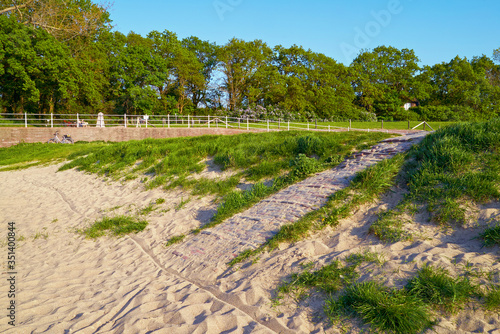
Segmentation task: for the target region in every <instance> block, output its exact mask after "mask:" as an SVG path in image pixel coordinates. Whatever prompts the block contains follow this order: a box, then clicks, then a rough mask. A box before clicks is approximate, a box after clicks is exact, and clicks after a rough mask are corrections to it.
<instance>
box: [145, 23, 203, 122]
mask: <svg viewBox="0 0 500 334" xmlns="http://www.w3.org/2000/svg"><path fill="white" fill-rule="evenodd" d="M148 38H149V39H150V40H151V41H152V43H153V48H154V50H155V52H156V54H157V55H158V56H160V57H163V59H164V61H165V62H166V64H167V68H168V70H169V76H168V77H166V78H165V79H166V80H165V81H164V83H163V85H162V87H161V89H160V95H161V96H162V98H163V97H165V98H166V97H167V96H172V94H173V95H174V96H175V98H176V100H177V109H178V111H179V113H183V112H184V108H185V107H186V106H187V105H188V104H189V103H190V102H191V101H192V99H191V100H190V99H189V95H190V94H193V93H194V94H199V92H200V91H204V89H205V77H204V75H203V64H202V63H201V62H200V61H199V60H198V58H197V56H196V54H195V52H193V51H192V50H190V49H189V48H187V47H184V46H183V45H182V43H181V42H180V41H179V40H178V38H177V35H176V34H175V33H172V32H170V31H168V30H166V31H164V32H163V33H159V32H157V31H153V32H151V33H149V34H148ZM198 98H199V97H198ZM195 99H196V98H195ZM197 102H198V101H197ZM193 107H197V105H193Z"/></svg>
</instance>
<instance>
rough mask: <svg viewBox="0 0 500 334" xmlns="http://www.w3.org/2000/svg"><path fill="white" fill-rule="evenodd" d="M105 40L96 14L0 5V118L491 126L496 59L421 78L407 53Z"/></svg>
mask: <svg viewBox="0 0 500 334" xmlns="http://www.w3.org/2000/svg"><path fill="white" fill-rule="evenodd" d="M111 28H112V27H111V20H110V17H109V13H108V11H107V9H106V8H105V7H103V6H101V5H97V4H94V3H92V2H91V1H88V0H27V1H25V2H24V3H23V4H19V3H17V2H12V1H3V0H0V97H1V100H0V107H1V110H2V112H3V113H13V114H20V113H24V112H28V113H36V114H46V113H59V114H64V113H73V114H74V113H97V112H104V113H106V114H123V113H127V114H174V113H178V114H191V115H193V114H209V113H222V114H230V115H240V116H241V115H242V114H246V115H248V114H252V112H255V113H259V114H260V115H264V116H266V115H283V114H284V113H287V114H288V115H293V117H296V118H316V117H317V118H323V119H347V118H350V119H360V120H370V119H375V118H378V119H386V120H419V119H425V120H442V121H448V120H474V119H487V118H491V117H494V116H497V115H499V114H500V105H499V103H500V65H499V63H500V48H499V49H497V50H495V51H494V52H493V56H492V57H491V58H489V57H487V56H485V55H482V56H480V57H479V56H478V57H474V58H473V59H470V60H469V59H467V58H461V57H459V56H457V57H455V58H454V59H451V60H450V61H449V62H443V63H440V64H436V65H433V66H423V67H422V66H419V58H418V57H417V55H415V52H414V51H413V50H411V49H397V48H394V47H391V46H379V47H377V48H375V49H373V50H363V51H362V52H361V53H360V54H359V55H358V56H357V57H356V59H354V61H353V62H352V63H351V64H350V65H349V66H345V65H343V64H341V63H339V62H337V61H335V60H334V59H332V58H330V57H328V56H326V55H324V54H321V53H316V52H313V51H311V50H305V49H304V48H303V47H301V46H297V45H293V46H291V47H288V48H287V47H284V46H281V45H278V46H275V47H271V46H268V45H267V44H266V43H264V42H263V41H261V40H254V41H244V40H241V39H237V38H233V39H231V40H229V41H228V42H227V43H226V44H225V45H217V44H216V43H213V42H210V41H204V40H201V39H199V38H197V37H194V36H192V37H188V38H184V39H180V38H179V37H178V36H177V35H176V34H175V33H173V32H171V31H167V30H165V31H163V32H159V31H152V32H150V33H149V34H147V36H145V37H143V36H141V35H139V34H136V33H134V32H130V33H128V34H127V35H125V34H123V33H121V32H117V31H112V29H111ZM405 104H407V105H408V106H412V108H410V109H409V110H407V108H404V107H403V106H404V105H405ZM262 110H265V112H264V113H262Z"/></svg>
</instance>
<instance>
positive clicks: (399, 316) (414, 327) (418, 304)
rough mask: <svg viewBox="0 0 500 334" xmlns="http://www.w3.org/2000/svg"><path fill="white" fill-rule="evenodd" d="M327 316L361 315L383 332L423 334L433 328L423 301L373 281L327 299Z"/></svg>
mask: <svg viewBox="0 0 500 334" xmlns="http://www.w3.org/2000/svg"><path fill="white" fill-rule="evenodd" d="M325 313H326V314H327V316H328V317H329V318H330V319H331V320H332V321H335V320H337V319H339V318H340V317H342V316H346V315H357V316H359V317H361V319H363V321H364V322H366V323H369V324H371V325H372V326H374V327H376V328H377V329H379V330H381V331H387V332H392V333H398V334H399V333H419V332H421V331H423V330H424V329H426V328H428V327H430V326H431V325H432V320H431V317H430V312H429V310H428V308H427V306H426V305H425V304H424V303H423V302H422V300H420V299H418V298H416V297H415V296H413V295H411V294H408V293H406V291H405V290H395V289H389V288H387V287H385V286H383V285H382V284H380V283H377V282H373V281H370V282H364V283H359V284H356V285H351V286H349V287H347V288H346V289H345V291H344V293H343V294H342V295H341V296H340V298H339V299H337V300H336V299H334V298H329V299H327V301H326V304H325Z"/></svg>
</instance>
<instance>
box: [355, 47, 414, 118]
mask: <svg viewBox="0 0 500 334" xmlns="http://www.w3.org/2000/svg"><path fill="white" fill-rule="evenodd" d="M418 61H419V59H418V57H417V56H416V55H415V53H414V51H413V50H410V49H402V50H398V49H396V48H394V47H391V46H389V47H386V46H379V47H377V48H375V49H374V50H373V51H371V52H370V51H364V52H362V53H361V54H360V55H359V56H358V57H357V58H356V59H354V61H353V62H352V64H351V68H352V70H353V71H354V73H356V74H357V77H356V78H355V79H354V80H353V87H354V90H355V92H356V95H357V101H358V103H359V104H360V105H361V106H362V107H364V108H365V109H366V110H368V111H370V112H372V111H374V112H376V113H377V114H378V115H381V116H387V115H388V113H391V112H392V113H397V112H398V109H399V108H400V106H402V105H403V103H404V102H410V101H414V100H415V99H417V98H418V96H417V95H416V94H417V92H418V91H419V90H418V89H415V85H416V84H417V83H418V81H416V80H415V75H416V74H417V73H418V71H419V70H420V68H419V66H418Z"/></svg>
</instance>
